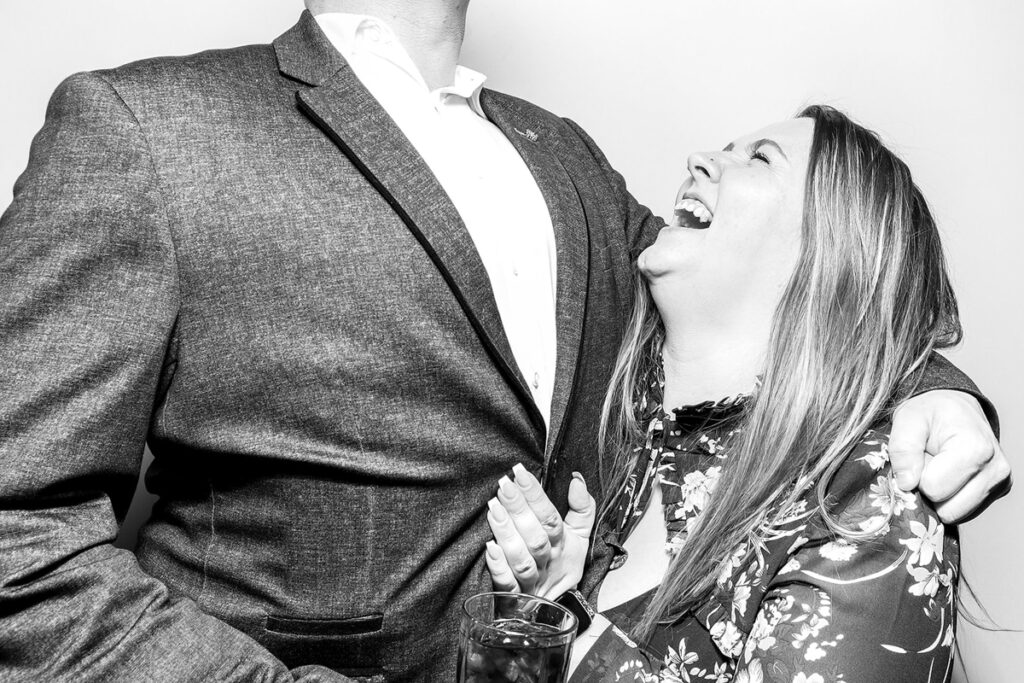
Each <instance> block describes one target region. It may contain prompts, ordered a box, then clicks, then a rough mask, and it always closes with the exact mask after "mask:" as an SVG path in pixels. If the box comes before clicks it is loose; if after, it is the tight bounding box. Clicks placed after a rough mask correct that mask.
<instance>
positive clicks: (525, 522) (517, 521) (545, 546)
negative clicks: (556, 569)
mask: <svg viewBox="0 0 1024 683" xmlns="http://www.w3.org/2000/svg"><path fill="white" fill-rule="evenodd" d="M533 489H534V490H535V491H536V490H538V489H540V484H537V485H536V486H534V487H533ZM540 495H541V496H543V498H544V500H547V496H546V495H545V494H544V492H543V491H540ZM498 502H500V503H501V504H502V505H503V506H504V507H505V510H506V511H507V512H508V514H509V516H510V517H511V518H512V523H513V524H514V525H515V527H516V529H517V530H518V531H519V535H520V536H521V537H522V539H523V542H524V543H525V544H526V547H527V548H528V549H529V551H530V555H532V556H533V559H534V561H536V563H537V564H538V565H539V566H540V567H544V566H545V565H547V563H548V560H549V559H550V558H551V537H550V536H549V535H548V530H547V529H546V528H545V527H544V525H543V524H541V522H540V520H539V519H538V518H537V514H536V513H535V512H534V511H533V508H532V507H531V506H530V503H529V501H527V499H526V496H525V495H524V493H523V490H522V488H521V487H520V485H517V484H514V483H513V482H512V480H511V479H509V478H508V477H502V478H501V479H500V480H498ZM555 515H556V516H557V515H558V512H557V511H555ZM558 526H559V527H561V520H559V524H558ZM559 533H560V532H559Z"/></svg>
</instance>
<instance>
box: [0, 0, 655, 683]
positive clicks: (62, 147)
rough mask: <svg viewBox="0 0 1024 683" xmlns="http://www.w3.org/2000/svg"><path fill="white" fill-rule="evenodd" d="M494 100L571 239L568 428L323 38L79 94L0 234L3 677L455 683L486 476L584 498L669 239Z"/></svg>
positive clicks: (482, 283) (598, 176)
mask: <svg viewBox="0 0 1024 683" xmlns="http://www.w3.org/2000/svg"><path fill="white" fill-rule="evenodd" d="M482 104H483V107H484V109H485V110H486V113H487V115H488V117H489V118H490V119H491V120H492V121H493V122H494V123H495V124H496V125H497V126H499V127H500V128H501V129H502V130H503V131H504V132H505V133H506V135H508V137H509V139H510V140H511V141H512V143H513V144H514V145H515V146H516V148H517V149H518V150H519V151H520V153H521V154H522V156H523V158H524V160H525V161H526V163H527V164H528V166H529V168H530V169H531V171H532V172H533V174H534V176H535V177H536V179H537V183H538V185H539V186H540V188H541V191H542V192H543V194H544V197H545V198H546V200H547V204H548V207H549V209H550V212H551V217H552V222H553V224H554V229H555V237H556V243H557V253H558V282H557V287H558V301H557V318H558V358H557V384H556V386H555V390H554V407H553V410H552V416H551V430H550V433H546V431H545V427H544V422H543V420H542V418H541V416H540V414H539V413H538V411H537V409H536V407H535V406H534V404H533V402H532V400H531V397H530V392H529V390H528V388H527V385H526V383H525V381H524V379H523V377H522V376H521V375H520V373H519V371H518V369H517V367H516V364H515V361H514V359H513V356H512V353H511V350H510V348H509V344H508V341H507V339H506V337H505V334H504V332H503V329H502V326H501V322H500V318H499V315H498V310H497V308H496V305H495V302H494V299H493V295H492V293H491V289H490V285H489V280H488V278H487V274H486V271H485V270H484V267H483V265H482V263H481V261H480V259H479V257H478V255H477V253H476V251H475V249H474V247H473V242H472V240H471V239H470V237H469V234H468V233H467V231H466V229H465V227H464V226H463V224H462V222H461V220H460V218H459V215H458V213H457V212H456V210H455V208H454V206H453V205H452V203H451V201H450V200H449V198H448V197H447V195H446V194H445V192H444V191H443V190H442V188H441V187H440V185H439V184H438V182H437V180H436V179H435V178H434V177H433V176H432V174H431V173H430V171H429V170H428V168H427V166H426V165H425V163H424V162H423V161H422V159H421V158H420V157H419V156H418V155H417V153H416V152H415V150H414V149H413V148H412V147H411V146H410V144H409V143H408V141H407V140H406V139H405V138H404V136H403V135H402V133H401V132H400V131H399V129H398V128H397V127H396V126H395V124H394V123H393V122H392V121H391V120H390V119H389V117H388V116H387V115H386V113H385V112H384V111H383V109H382V108H381V107H380V106H379V105H378V103H377V102H376V101H375V100H374V99H373V98H372V97H371V96H370V95H369V94H368V93H367V91H366V90H365V89H364V88H363V87H362V85H361V84H360V82H359V81H358V79H357V78H356V77H355V75H354V74H353V73H352V71H351V70H350V69H349V68H348V66H347V64H346V63H345V61H344V60H343V59H342V58H341V56H340V55H338V53H337V52H336V51H335V50H334V49H333V48H332V47H331V46H330V44H329V43H328V41H327V40H326V39H325V37H324V36H323V35H322V33H321V32H320V30H319V28H318V27H317V25H316V23H315V21H314V20H313V19H312V18H311V17H310V16H309V15H308V13H307V14H304V15H303V17H302V18H301V20H300V22H299V23H298V25H297V26H296V27H294V28H293V29H292V30H290V31H288V32H287V33H286V34H285V35H283V36H282V37H281V38H280V39H278V40H277V41H276V42H275V43H274V44H273V45H272V46H270V45H261V46H251V47H244V48H239V49H233V50H227V51H217V52H207V53H203V54H199V55H195V56H191V57H185V58H174V59H156V60H150V61H145V62H140V63H136V64H132V65H128V66H124V67H121V68H118V69H114V70H110V71H104V72H97V73H90V74H79V75H76V76H73V77H71V78H70V79H68V80H67V81H66V82H64V83H63V84H62V85H61V86H60V88H59V89H58V91H57V92H56V94H55V95H54V97H53V100H52V102H51V104H50V107H49V110H48V113H47V120H46V124H45V126H44V128H43V129H42V131H41V132H40V133H39V135H38V137H37V139H36V140H35V143H34V146H33V148H32V153H31V158H30V162H29V167H28V170H27V171H26V172H25V174H24V175H23V176H22V177H21V178H20V180H19V181H18V184H17V186H16V189H15V200H14V203H13V205H12V206H11V207H10V208H9V210H8V211H7V212H6V213H5V214H4V216H3V219H2V224H0V292H2V295H0V373H2V374H0V434H2V438H0V464H2V475H0V476H2V480H0V524H2V529H0V570H2V571H0V632H2V636H0V662H3V664H2V666H3V667H4V668H3V669H2V670H0V679H6V678H7V677H10V678H13V679H28V680H31V679H33V678H37V677H43V678H48V679H50V680H89V679H104V680H107V679H121V680H133V681H139V680H150V679H152V680H214V679H216V680H221V679H230V680H291V677H292V675H291V674H290V673H289V669H293V668H295V667H299V666H302V665H306V664H313V663H315V664H320V665H323V666H324V667H328V668H330V669H333V670H335V671H337V672H344V673H345V674H347V675H352V676H363V677H374V676H377V677H380V676H383V675H386V676H387V680H435V681H442V680H450V679H452V678H453V674H452V672H453V670H454V658H455V641H456V635H457V624H458V616H459V608H460V605H461V602H462V600H463V599H464V598H466V597H467V596H469V595H470V594H472V593H474V592H478V591H481V590H485V589H489V587H490V582H489V577H488V576H487V574H486V570H485V567H484V564H483V562H482V549H483V544H484V542H485V540H487V538H488V537H489V532H488V529H487V526H486V522H485V517H484V510H485V503H486V501H487V499H488V498H490V497H491V496H492V495H494V492H495V485H496V481H497V479H498V478H499V477H500V476H501V475H502V474H503V473H504V472H506V471H507V470H508V469H509V468H510V467H511V466H512V465H513V464H515V463H516V462H520V461H521V462H523V463H524V464H525V465H526V466H527V467H528V468H529V469H530V470H532V471H533V472H534V473H535V474H537V475H538V476H540V477H542V478H543V479H544V481H545V482H546V483H547V484H548V485H549V487H550V488H551V490H552V495H553V497H554V498H555V499H556V500H564V496H565V490H566V489H567V486H568V481H569V480H570V475H571V472H572V470H581V471H583V472H584V474H585V475H587V477H588V480H591V481H593V482H596V479H597V477H596V462H595V461H594V457H593V456H594V433H595V423H596V417H597V411H598V408H599V404H600V397H601V396H602V393H603V390H604V387H605V386H606V383H607V377H608V373H609V371H610V368H611V364H612V360H613V358H614V355H615V352H616V347H617V343H618V338H619V336H620V334H621V330H622V328H623V324H624V316H625V315H626V314H627V312H628V304H629V299H630V296H631V294H630V289H629V288H630V252H631V251H632V250H634V249H635V248H636V247H637V245H638V244H640V243H642V242H643V241H644V240H646V239H649V238H650V236H652V235H653V232H654V231H656V230H657V228H658V227H660V225H661V223H660V222H659V221H658V220H657V219H655V218H653V217H652V216H651V214H650V213H649V212H648V211H647V210H646V209H643V208H641V207H639V206H637V204H636V202H634V201H633V200H632V199H631V198H630V197H629V195H628V194H627V193H626V190H625V187H624V185H623V183H622V180H621V178H620V177H619V176H618V175H616V174H615V173H613V172H612V171H611V169H610V168H609V166H608V164H607V162H606V161H605V159H604V157H603V156H602V155H601V153H600V152H599V151H598V150H597V149H596V147H595V146H594V145H593V143H592V142H591V141H590V140H589V138H587V137H586V136H585V135H584V134H583V133H582V131H580V130H579V129H578V128H577V127H576V126H575V125H574V124H572V123H570V122H568V121H565V120H562V119H560V118H558V117H555V116H553V115H551V114H550V113H547V112H545V111H543V110H541V109H539V108H537V107H534V106H532V105H530V104H527V103H525V102H523V101H520V100H517V99H514V98H512V97H508V96H505V95H502V94H499V93H496V92H491V91H485V92H484V94H483V97H482ZM527 131H530V133H529V134H528V133H527ZM495 210H500V207H495ZM147 440H148V442H149V445H150V447H151V450H152V452H153V454H154V456H155V461H154V463H153V466H152V468H151V470H150V472H149V475H148V479H147V486H148V487H149V489H150V490H152V491H153V492H155V493H157V494H159V495H160V496H161V500H160V501H159V503H158V504H157V505H156V508H155V509H154V511H153V517H152V519H151V520H150V521H149V522H148V524H147V525H146V526H145V527H144V528H143V529H142V530H141V532H140V540H139V547H138V550H137V553H136V555H137V557H136V555H133V554H132V553H130V552H127V551H123V550H117V549H115V548H114V547H113V546H112V545H111V542H112V541H113V540H114V537H115V534H116V531H117V521H118V519H120V518H122V517H123V515H124V513H125V511H126V508H127V506H128V504H129V501H130V498H131V495H132V492H133V488H134V479H135V477H136V475H137V472H138V469H139V465H140V458H141V455H142V451H143V446H144V444H145V442H146V441H147ZM43 672H45V673H43ZM325 672H326V669H320V670H319V675H322V676H325V677H326V676H328V674H327V673H325ZM314 673H315V672H314ZM314 673H309V674H308V675H309V676H313V675H314Z"/></svg>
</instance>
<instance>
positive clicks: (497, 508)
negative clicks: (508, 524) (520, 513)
mask: <svg viewBox="0 0 1024 683" xmlns="http://www.w3.org/2000/svg"><path fill="white" fill-rule="evenodd" d="M487 507H489V508H490V509H491V514H492V515H494V519H495V520H496V521H498V522H504V521H506V520H507V519H508V513H507V512H505V508H504V507H502V505H501V503H499V502H498V499H497V498H491V499H490V500H489V501H487Z"/></svg>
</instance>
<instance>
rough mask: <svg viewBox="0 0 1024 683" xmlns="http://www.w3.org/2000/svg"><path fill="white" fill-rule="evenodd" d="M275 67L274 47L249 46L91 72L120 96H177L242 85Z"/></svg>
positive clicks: (153, 58) (139, 62)
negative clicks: (233, 84) (196, 90)
mask: <svg viewBox="0 0 1024 683" xmlns="http://www.w3.org/2000/svg"><path fill="white" fill-rule="evenodd" d="M276 64H277V63H276V57H275V55H274V51H273V47H272V46H271V45H246V46H242V47H234V48H228V49H217V50H205V51H203V52H198V53H195V54H191V55H183V56H174V57H152V58H149V59H143V60H139V61H136V62H131V63H128V64H123V65H121V66H118V67H114V68H111V69H101V70H98V71H95V72H92V73H93V74H95V75H96V76H97V77H99V78H101V79H103V80H104V81H106V82H107V83H109V84H110V86H111V87H113V88H114V89H115V90H117V91H118V92H119V93H128V94H130V93H135V92H153V91H161V92H168V93H178V92H183V91H188V90H195V89H202V88H212V87H224V85H225V83H231V82H239V83H243V82H245V81H246V80H247V79H251V78H253V77H257V76H258V75H260V74H266V73H267V72H268V69H272V70H273V73H276V72H277V66H276Z"/></svg>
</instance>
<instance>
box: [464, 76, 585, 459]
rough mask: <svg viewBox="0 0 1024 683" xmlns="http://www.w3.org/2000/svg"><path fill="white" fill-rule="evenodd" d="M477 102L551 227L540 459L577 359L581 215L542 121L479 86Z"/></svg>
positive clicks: (552, 440) (558, 423)
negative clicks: (550, 360) (552, 263)
mask: <svg viewBox="0 0 1024 683" xmlns="http://www.w3.org/2000/svg"><path fill="white" fill-rule="evenodd" d="M480 104H481V106H482V107H483V109H484V112H485V113H486V114H487V118H488V119H490V120H491V122H492V123H494V124H495V125H496V126H498V128H500V129H501V131H502V132H503V133H504V134H505V136H506V137H507V138H508V139H509V140H510V141H511V142H512V145H513V146H514V147H515V148H516V149H517V150H518V151H519V154H520V155H521V156H522V157H523V160H524V161H525V162H526V165H527V166H528V167H529V169H530V172H531V173H533V177H534V179H536V181H537V185H538V187H539V188H540V191H541V193H542V194H543V195H544V200H545V201H546V202H547V206H548V212H549V213H550V214H551V223H552V225H553V227H554V230H555V248H556V251H557V255H558V278H557V284H556V287H557V299H556V303H555V317H556V329H557V336H558V342H557V349H558V351H557V359H556V363H555V386H554V394H553V396H552V400H551V417H550V420H551V423H550V424H551V427H550V430H549V435H548V439H547V448H546V451H545V459H546V458H547V457H550V455H551V453H552V451H553V450H554V448H555V447H556V446H557V444H558V440H559V436H560V435H561V433H562V427H563V425H564V422H565V415H566V411H567V409H568V406H569V401H570V399H571V397H572V388H573V382H574V381H575V376H576V365H577V362H578V361H579V354H580V342H581V340H582V336H583V318H584V312H585V310H586V304H587V278H588V268H589V254H590V242H589V233H588V232H587V220H586V215H585V213H584V210H583V205H582V203H581V202H580V197H579V194H578V192H577V190H576V187H575V185H574V184H573V181H572V178H571V177H570V176H569V174H568V173H567V172H566V170H565V168H564V167H563V166H562V163H561V162H560V161H559V159H558V157H557V156H556V155H555V153H554V152H553V151H551V149H550V148H549V147H548V142H549V141H548V137H549V136H548V134H547V131H546V130H545V129H544V127H543V126H542V124H541V123H540V122H537V121H531V120H528V119H527V118H525V117H523V116H520V115H518V114H517V113H516V112H515V111H514V109H513V107H510V106H508V105H507V100H505V98H503V97H502V96H501V95H499V94H497V93H494V92H493V91H489V90H484V91H483V93H482V94H481V100H480Z"/></svg>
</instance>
